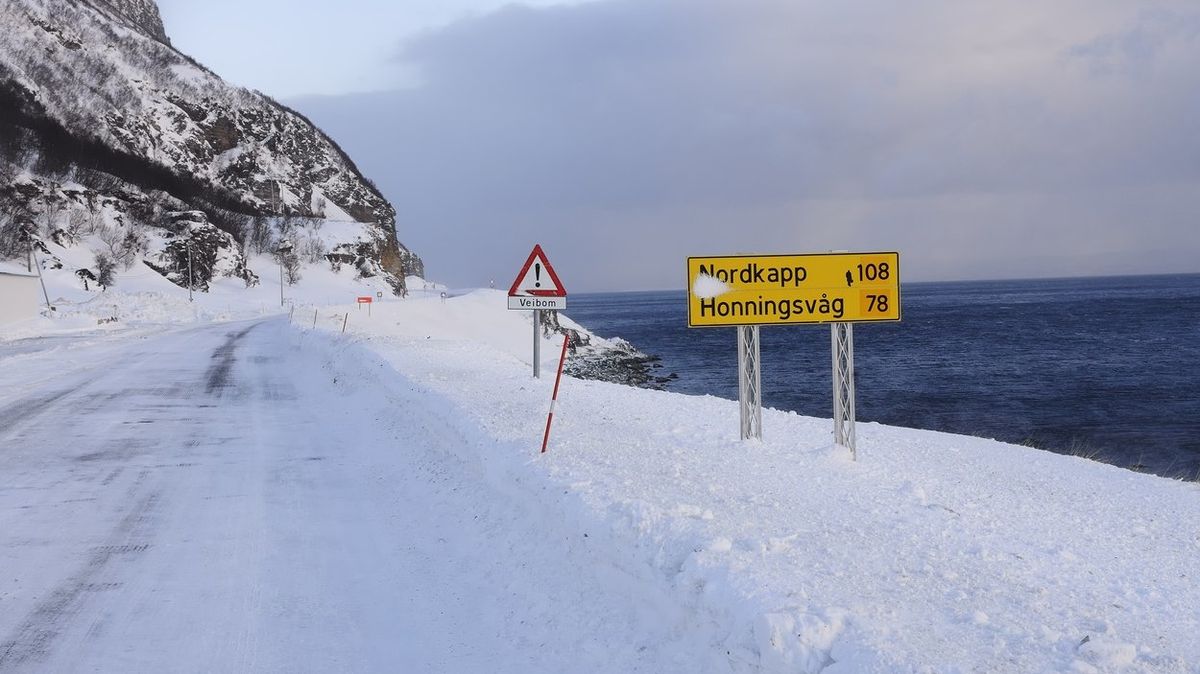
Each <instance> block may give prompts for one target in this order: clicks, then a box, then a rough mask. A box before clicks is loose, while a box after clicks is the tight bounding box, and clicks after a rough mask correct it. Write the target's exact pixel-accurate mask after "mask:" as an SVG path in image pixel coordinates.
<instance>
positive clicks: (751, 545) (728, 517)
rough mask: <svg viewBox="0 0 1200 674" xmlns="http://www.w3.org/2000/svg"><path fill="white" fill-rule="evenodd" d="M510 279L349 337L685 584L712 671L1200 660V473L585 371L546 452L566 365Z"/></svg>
mask: <svg viewBox="0 0 1200 674" xmlns="http://www.w3.org/2000/svg"><path fill="white" fill-rule="evenodd" d="M490 295H491V294H489V293H478V294H474V295H469V296H466V297H462V298H452V299H451V300H449V301H448V302H447V303H446V304H444V305H443V304H441V303H439V302H432V301H416V302H404V303H401V302H397V303H389V304H386V305H380V306H378V307H376V308H375V314H374V316H373V317H372V319H371V320H370V321H365V320H360V321H352V326H353V327H352V330H351V332H353V333H354V336H353V339H355V340H357V341H359V342H361V343H362V344H363V345H364V346H366V347H368V348H369V349H371V350H373V351H374V352H375V353H377V354H379V356H382V357H383V358H384V359H385V360H386V361H387V362H389V363H390V364H391V365H392V366H393V367H395V368H396V370H398V371H399V372H400V373H402V374H403V375H404V376H405V377H407V378H409V379H410V380H411V381H412V383H413V385H414V386H416V387H417V388H418V389H419V390H421V391H423V392H425V394H426V395H428V396H429V397H430V398H431V399H436V400H440V401H441V402H440V403H438V404H441V405H444V406H445V408H446V410H447V415H448V418H447V423H449V424H454V425H456V426H459V427H461V428H465V429H473V430H472V432H473V433H474V434H475V436H476V437H479V438H480V439H479V440H478V441H476V442H472V443H470V444H468V445H467V446H464V447H462V451H463V452H464V453H465V457H464V458H467V459H469V460H474V461H479V462H480V463H481V464H482V465H483V466H484V467H485V468H486V470H485V474H486V475H487V476H488V479H489V482H490V486H491V487H492V488H496V489H503V490H506V493H509V494H512V495H513V497H514V498H519V499H526V500H528V501H529V502H531V503H533V504H535V505H536V506H537V507H538V509H539V512H542V513H544V514H545V516H544V520H545V521H544V525H545V527H546V529H547V531H548V535H549V536H554V535H561V536H562V537H563V545H564V546H568V547H570V548H573V549H575V548H578V547H580V546H582V547H583V549H585V550H588V551H589V558H591V559H594V560H596V562H595V563H596V565H598V566H602V567H604V568H608V569H612V573H613V581H612V586H613V591H614V592H618V593H629V594H631V595H641V594H652V595H653V594H661V595H663V596H666V597H668V598H669V600H670V601H671V602H673V603H674V604H675V605H676V606H678V607H679V609H680V613H679V618H678V622H677V623H676V624H674V625H673V626H672V630H673V631H675V632H684V633H687V634H689V635H690V638H691V639H694V640H697V641H698V642H700V643H703V644H704V645H705V646H706V647H707V648H708V649H709V650H710V652H711V654H712V660H711V665H712V666H711V670H712V671H801V672H816V671H825V672H863V671H919V670H922V669H923V668H930V669H931V670H933V671H964V672H965V671H1003V672H1031V671H1072V670H1073V671H1085V672H1086V671H1131V672H1197V671H1200V668H1198V665H1197V664H1195V663H1200V640H1197V639H1196V638H1195V635H1196V634H1197V633H1200V619H1198V617H1197V611H1196V607H1197V606H1200V586H1198V585H1197V583H1196V582H1195V580H1196V578H1198V577H1200V533H1198V532H1197V530H1196V528H1195V526H1194V523H1195V522H1196V521H1198V520H1200V487H1198V486H1197V485H1195V484H1190V483H1180V482H1174V481H1170V480H1164V479H1161V478H1157V477H1154V476H1148V475H1140V474H1136V473H1131V472H1128V471H1124V470H1120V469H1117V468H1113V467H1110V466H1106V465H1102V464H1098V463H1093V462H1088V461H1085V460H1082V459H1076V458H1072V457H1063V456H1058V455H1054V454H1050V453H1046V452H1040V451H1036V450H1031V449H1028V448H1023V447H1017V446H1012V445H1006V444H1002V443H997V442H993V441H988V440H981V439H977V438H969V437H962V436H953V435H947V434H938V433H932V432H924V431H913V430H906V429H898V428H890V427H883V426H878V425H874V424H865V425H863V426H862V427H861V428H860V433H859V437H860V444H861V460H860V461H859V462H858V463H852V462H850V461H849V458H848V456H846V453H845V452H842V451H839V450H837V449H836V448H833V447H832V446H831V445H830V439H829V422H828V421H827V420H820V419H812V418H807V417H800V416H797V415H794V414H787V413H781V412H776V411H767V412H766V413H765V415H764V426H765V431H766V441H765V442H763V443H761V444H758V443H741V442H739V441H737V439H736V428H737V425H736V418H737V406H736V404H735V403H732V402H730V401H725V400H720V399H716V398H710V397H694V396H683V395H678V394H671V393H664V392H658V391H645V390H638V389H632V388H628V387H621V386H614V385H610V384H604V383H599V382H584V381H578V380H567V381H565V382H564V384H563V390H562V392H561V394H560V402H559V407H558V408H557V412H556V415H555V424H556V426H555V430H554V435H553V437H552V440H551V451H550V453H549V454H548V455H545V456H542V457H538V456H537V455H536V450H537V446H538V442H539V440H540V437H541V430H542V425H543V424H544V420H545V416H544V414H545V408H546V404H547V402H548V398H549V389H550V386H552V383H553V382H552V381H551V380H550V379H548V378H547V379H545V380H541V381H534V380H531V379H530V377H529V373H528V364H527V360H528V356H523V354H524V352H525V350H526V349H527V348H528V332H527V330H528V327H527V326H528V323H527V322H525V321H524V320H522V317H520V316H513V315H510V314H507V313H505V312H504V311H503V309H499V310H494V309H493V308H492V304H493V300H494V299H495V298H492V297H490ZM455 303H458V305H459V306H457V307H455V306H453V305H454V304H455ZM464 316H472V317H473V319H472V320H466V319H464V318H463V317H464ZM547 351H549V352H553V353H555V354H556V350H555V349H543V352H547ZM571 534H574V536H571ZM585 534H586V537H585Z"/></svg>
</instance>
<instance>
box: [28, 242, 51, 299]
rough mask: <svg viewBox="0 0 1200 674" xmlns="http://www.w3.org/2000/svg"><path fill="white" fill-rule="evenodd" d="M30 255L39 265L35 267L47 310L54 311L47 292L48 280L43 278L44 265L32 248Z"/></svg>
mask: <svg viewBox="0 0 1200 674" xmlns="http://www.w3.org/2000/svg"><path fill="white" fill-rule="evenodd" d="M29 254H30V255H32V256H33V261H34V262H36V263H37V264H36V265H35V266H36V267H37V272H38V282H39V283H41V284H42V297H45V298H46V308H47V309H49V310H50V311H54V307H53V306H52V305H51V304H50V293H48V292H46V279H44V278H42V263H41V261H39V260H38V259H37V253H35V252H33V249H32V248H31V249H30V250H29Z"/></svg>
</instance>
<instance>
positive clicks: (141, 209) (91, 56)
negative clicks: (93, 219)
mask: <svg viewBox="0 0 1200 674" xmlns="http://www.w3.org/2000/svg"><path fill="white" fill-rule="evenodd" d="M0 22H2V23H0V28H3V31H2V32H0V202H3V203H0V229H2V228H4V227H6V226H7V229H8V232H7V234H5V232H3V231H0V257H3V256H4V254H5V250H4V243H5V241H6V240H8V241H10V242H11V241H15V240H17V239H20V238H21V236H22V235H20V234H19V233H18V231H17V230H19V229H20V228H22V227H23V228H24V229H26V230H28V229H30V227H29V226H28V225H29V224H30V222H33V223H41V224H42V226H41V227H40V229H41V232H40V235H41V236H42V237H43V238H45V237H49V236H53V235H54V231H55V230H56V229H64V230H65V229H66V224H67V223H66V222H64V221H63V217H62V216H63V214H62V213H59V214H58V215H57V216H56V214H55V213H54V212H53V211H54V207H52V206H50V205H49V204H50V202H55V201H61V200H62V199H63V194H62V192H63V188H64V186H66V185H68V184H70V185H74V186H75V187H77V188H78V189H82V190H86V191H88V192H90V193H92V194H93V195H94V196H93V197H92V202H93V203H94V202H97V200H98V201H100V202H104V203H109V204H110V205H111V210H112V211H113V212H115V213H118V214H121V215H122V218H124V219H125V220H136V221H137V222H138V223H140V224H142V225H146V226H150V227H156V228H162V229H165V230H166V231H168V232H169V231H171V227H172V226H173V223H174V222H175V221H174V220H172V217H173V216H170V215H169V214H170V213H179V212H188V211H194V212H199V213H202V214H203V215H204V218H205V222H206V223H209V224H211V225H212V226H214V227H216V228H218V229H220V230H222V231H224V232H225V233H227V234H229V235H230V236H231V237H232V238H233V239H236V240H237V242H241V243H243V244H244V243H245V242H246V240H247V239H248V238H250V237H257V241H256V243H257V244H263V245H259V246H258V247H259V249H262V248H264V247H266V248H272V247H274V246H277V245H278V244H279V243H281V242H283V241H284V240H285V239H287V238H288V237H289V236H291V237H293V238H294V233H295V231H297V229H298V228H296V227H294V226H292V225H295V224H296V222H297V221H298V220H299V221H305V220H339V221H347V222H349V221H353V222H357V223H360V224H361V227H358V228H357V229H354V228H351V229H349V230H346V229H345V228H343V231H349V232H353V234H352V235H350V234H346V235H343V238H344V240H340V241H324V242H323V243H322V244H321V245H324V246H326V247H328V248H329V249H331V251H332V253H338V252H339V251H340V254H342V255H343V256H344V255H345V254H346V253H347V251H353V252H354V256H355V259H356V264H355V268H356V269H357V273H360V274H362V275H366V276H373V275H379V276H382V277H384V278H385V279H386V280H387V281H388V283H389V284H390V285H391V286H392V288H393V289H394V290H395V292H396V293H397V294H401V293H403V292H404V291H405V287H404V278H405V276H406V275H411V274H415V275H422V274H423V272H424V270H423V267H422V264H421V261H420V259H419V258H418V257H417V256H416V255H414V254H413V253H412V252H410V251H409V250H407V249H406V248H405V247H404V246H402V245H400V243H399V241H398V240H397V236H396V217H395V210H394V209H393V208H392V206H391V204H389V203H388V202H387V200H386V199H385V198H384V197H383V195H382V194H381V193H380V192H379V190H378V189H376V188H375V186H374V185H373V184H372V183H371V182H370V181H369V180H367V179H366V178H365V177H364V176H363V175H362V174H361V173H360V172H359V171H358V169H357V167H355V165H354V163H353V162H352V161H351V160H350V158H349V157H348V156H346V154H345V153H344V152H342V150H341V149H340V148H339V147H338V146H337V145H336V144H335V143H334V142H333V141H332V140H331V139H329V138H328V137H327V136H325V135H324V134H323V133H322V132H321V131H320V130H319V129H317V128H316V127H314V126H313V125H312V124H311V123H310V122H309V121H308V120H306V119H305V118H304V117H302V116H301V115H299V114H298V113H296V112H294V111H292V110H290V109H288V108H286V107H284V106H282V105H280V104H278V103H276V102H275V101H273V100H271V99H270V98H268V97H266V96H264V95H262V94H260V93H257V92H251V91H246V90H244V89H239V88H236V87H233V86H230V85H229V84H227V83H225V82H224V81H223V80H221V79H220V78H219V77H218V76H217V75H215V74H213V73H212V72H210V71H209V70H207V69H206V68H204V67H203V66H201V65H200V64H198V63H196V62H195V61H194V60H192V59H190V58H189V57H187V56H185V55H183V54H181V53H179V52H178V51H176V50H175V49H174V48H172V47H171V46H170V44H169V41H168V40H167V36H166V34H165V31H164V30H163V25H162V20H161V18H160V16H159V12H158V7H157V6H156V5H155V4H154V2H153V1H152V0H0ZM31 186H41V188H44V189H39V190H37V191H35V190H34V189H33V187H31ZM72 189H74V187H73V188H72ZM73 208H74V207H73ZM110 215H111V213H110ZM66 217H67V219H68V220H69V218H70V217H74V216H70V215H69V214H67V215H66ZM80 217H89V216H87V215H84V216H80ZM5 219H7V221H5ZM255 219H257V221H255ZM263 220H265V221H266V223H267V226H266V230H267V231H263V230H264V227H263V226H262V221H263ZM285 221H286V222H287V223H291V225H286V224H285ZM105 223H106V224H107V225H108V226H120V224H119V222H118V224H117V225H114V224H113V223H114V221H113V220H112V218H111V217H110V218H108V219H107V220H105ZM264 237H265V238H267V239H273V240H269V241H265V242H264V241H263V240H262V239H263V238H264ZM231 240H232V239H231ZM292 243H293V244H295V245H298V244H299V243H300V242H298V241H293V242H292ZM12 247H13V246H12V245H10V246H9V248H12ZM8 252H9V254H10V255H11V254H12V253H13V251H12V250H10V251H8ZM168 252H169V251H163V250H146V251H145V259H146V261H147V262H150V261H151V260H152V259H157V258H158V257H161V254H163V253H168ZM332 253H331V254H332ZM334 262H335V261H334V260H330V263H331V264H333V263H334ZM235 266H236V265H235Z"/></svg>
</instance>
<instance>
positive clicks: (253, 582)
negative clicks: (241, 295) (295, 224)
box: [0, 319, 712, 672]
mask: <svg viewBox="0 0 1200 674" xmlns="http://www.w3.org/2000/svg"><path fill="white" fill-rule="evenodd" d="M68 342H69V340H67V341H64V340H57V341H55V342H54V343H53V344H50V345H48V346H47V348H45V349H37V348H26V349H21V350H20V351H21V352H13V353H10V354H8V355H7V356H5V355H4V354H0V359H2V360H0V672H10V671H15V672H23V671H55V672H68V671H71V672H75V671H103V672H161V671H289V672H290V671H529V670H530V669H536V670H540V671H595V670H599V669H604V670H609V671H702V670H704V669H707V668H708V665H707V664H706V663H711V662H712V659H711V655H710V654H708V653H704V652H703V650H701V651H700V652H697V651H696V649H694V648H687V647H684V644H683V643H681V641H680V639H681V638H683V637H684V635H682V634H681V633H680V630H679V629H678V625H679V621H680V620H681V619H682V617H681V616H679V615H677V613H676V612H677V610H678V609H675V608H673V605H672V603H671V602H670V601H668V600H667V599H666V598H664V597H662V596H656V595H655V594H654V593H653V592H646V591H645V589H644V588H635V587H628V592H620V591H618V592H615V593H614V591H613V590H614V588H616V589H618V590H620V588H622V587H623V585H622V582H623V581H622V580H621V578H619V577H617V578H614V577H613V573H614V572H613V571H612V570H607V571H606V569H605V567H604V566H603V565H596V564H591V563H589V562H590V560H589V558H588V553H587V548H586V546H585V545H582V544H581V541H580V540H573V539H572V535H571V532H567V531H564V530H556V529H555V528H554V527H553V526H551V527H550V528H549V529H548V528H547V524H546V522H547V520H546V518H544V517H542V516H540V515H539V513H537V512H535V508H533V507H532V505H531V504H529V503H526V502H524V501H523V500H522V499H521V498H519V497H517V496H512V495H506V494H503V493H494V491H489V490H488V489H487V488H486V487H485V484H486V482H487V481H486V480H483V479H481V477H480V472H481V471H484V470H487V466H486V465H481V464H480V462H479V461H474V462H472V461H471V460H470V459H469V458H468V457H469V454H467V453H463V452H460V451H457V450H456V448H457V447H458V446H461V445H466V444H468V443H472V442H475V443H478V442H481V441H482V440H481V439H480V438H470V437H464V436H463V433H464V431H463V430H462V429H463V428H464V426H463V425H462V424H457V423H452V420H450V419H447V418H445V416H446V415H448V414H450V412H449V411H448V410H449V409H450V408H448V407H447V406H445V405H439V404H431V403H429V402H428V401H426V400H425V399H423V397H422V395H421V394H419V393H418V392H417V391H416V390H415V389H413V388H411V387H410V386H409V385H408V384H407V383H406V381H405V380H404V379H403V378H402V377H400V376H399V375H397V374H396V373H395V372H394V371H393V370H391V369H390V368H385V367H383V366H382V365H381V364H380V363H378V362H374V363H372V362H370V361H369V360H364V359H362V358H361V357H348V356H347V354H346V353H344V352H343V351H342V347H341V346H339V343H338V342H336V341H334V340H332V339H328V338H324V337H322V336H320V335H319V334H308V335H305V334H302V333H301V332H298V331H296V330H294V329H293V328H291V327H290V326H289V325H288V324H287V322H286V321H285V320H282V319H270V320H259V321H252V322H242V323H230V324H217V325H205V326H202V327H198V328H190V329H186V330H172V331H169V332H166V333H165V334H153V335H149V336H143V337H142V338H140V339H135V340H129V339H125V340H115V339H110V340H103V339H102V340H95V341H92V342H88V341H87V340H86V339H84V340H80V344H78V345H70V344H69V343H68ZM693 659H694V660H693Z"/></svg>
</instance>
